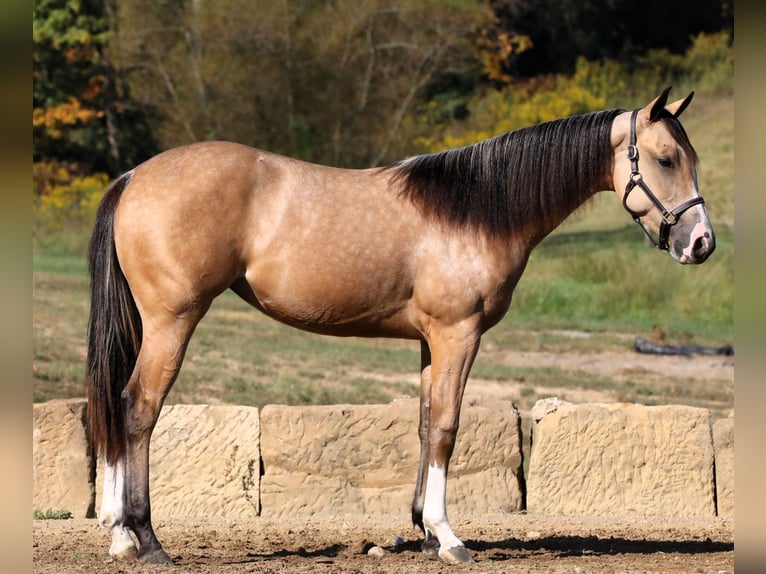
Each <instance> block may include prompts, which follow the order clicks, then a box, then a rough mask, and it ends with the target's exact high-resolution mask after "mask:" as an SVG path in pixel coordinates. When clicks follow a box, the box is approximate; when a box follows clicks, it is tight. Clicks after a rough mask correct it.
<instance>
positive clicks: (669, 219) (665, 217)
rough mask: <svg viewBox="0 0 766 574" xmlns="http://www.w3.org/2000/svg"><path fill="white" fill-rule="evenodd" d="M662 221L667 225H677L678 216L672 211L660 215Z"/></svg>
mask: <svg viewBox="0 0 766 574" xmlns="http://www.w3.org/2000/svg"><path fill="white" fill-rule="evenodd" d="M662 221H664V222H665V223H667V224H668V225H675V224H676V223H678V215H676V214H675V213H673V212H672V211H667V212H665V213H663V214H662Z"/></svg>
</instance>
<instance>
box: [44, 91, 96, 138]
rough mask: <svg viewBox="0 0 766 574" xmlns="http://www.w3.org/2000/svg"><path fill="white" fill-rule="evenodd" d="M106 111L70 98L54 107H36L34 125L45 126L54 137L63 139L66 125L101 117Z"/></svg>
mask: <svg viewBox="0 0 766 574" xmlns="http://www.w3.org/2000/svg"><path fill="white" fill-rule="evenodd" d="M103 115H104V112H102V111H100V110H91V109H88V108H84V107H82V104H81V103H80V101H79V100H77V99H76V98H70V99H69V101H68V102H66V103H63V104H59V105H58V106H54V107H52V108H35V109H34V110H33V111H32V126H33V127H35V128H40V127H42V128H45V130H46V131H47V132H48V134H49V135H50V136H51V137H52V138H54V139H61V138H62V137H63V135H64V132H63V130H62V128H63V127H64V126H73V125H75V124H78V123H80V122H87V121H90V120H93V119H96V118H100V117H102V116H103Z"/></svg>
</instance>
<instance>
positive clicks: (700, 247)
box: [692, 237, 707, 259]
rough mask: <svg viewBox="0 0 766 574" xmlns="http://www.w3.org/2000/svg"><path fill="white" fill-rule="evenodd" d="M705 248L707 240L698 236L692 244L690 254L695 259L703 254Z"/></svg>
mask: <svg viewBox="0 0 766 574" xmlns="http://www.w3.org/2000/svg"><path fill="white" fill-rule="evenodd" d="M706 249H707V241H705V238H704V237H698V238H697V240H696V241H695V242H694V245H693V246H692V254H693V255H694V257H695V259H698V258H699V257H701V256H702V255H704V254H705V250H706Z"/></svg>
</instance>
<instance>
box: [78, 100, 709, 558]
mask: <svg viewBox="0 0 766 574" xmlns="http://www.w3.org/2000/svg"><path fill="white" fill-rule="evenodd" d="M669 91H670V88H667V89H665V90H664V91H663V92H662V93H661V94H660V95H659V96H657V97H656V98H655V99H653V100H652V101H651V102H650V103H649V104H648V105H647V106H646V107H643V108H638V109H635V110H632V111H626V110H622V109H611V110H602V111H597V112H589V113H586V114H580V115H574V116H570V117H567V118H562V119H558V120H553V121H550V122H546V123H541V124H538V125H534V126H531V127H527V128H523V129H521V130H517V131H513V132H509V133H505V134H502V135H499V136H496V137H493V138H490V139H487V140H484V141H481V142H479V143H476V144H473V145H469V146H466V147H462V148H459V149H452V150H447V151H443V152H440V153H435V154H428V155H420V156H415V157H412V158H409V159H405V160H403V161H399V162H396V163H394V164H391V165H388V166H384V167H375V168H370V169H359V170H352V169H340V168H335V167H327V166H321V165H316V164H311V163H307V162H303V161H299V160H297V159H292V158H289V157H285V156H281V155H277V154H273V153H269V152H266V151H261V150H257V149H254V148H251V147H247V146H244V145H240V144H236V143H232V142H223V141H212V142H200V143H196V144H191V145H187V146H182V147H177V148H174V149H170V150H168V151H165V152H162V153H160V154H159V155H156V156H154V157H152V158H151V159H149V160H147V161H145V162H144V163H142V164H140V165H138V166H137V167H135V168H134V169H132V170H130V171H128V172H127V173H125V174H123V175H122V176H120V177H119V178H117V179H116V180H115V181H114V182H113V183H112V184H111V185H110V186H109V187H108V188H107V189H106V191H105V192H104V196H103V198H102V200H101V203H100V205H99V208H98V212H97V217H96V222H95V226H94V229H93V234H92V237H91V240H90V244H89V248H88V259H89V274H90V290H91V293H90V294H91V308H90V316H89V321H88V333H87V338H88V351H87V379H86V386H87V394H88V408H87V421H88V428H89V433H90V437H91V440H92V444H93V448H94V452H96V453H97V454H98V456H99V457H101V458H103V459H104V460H105V471H104V491H103V500H102V504H101V507H100V511H99V524H100V525H101V526H102V527H104V528H106V529H107V530H108V531H109V533H110V538H111V545H110V548H109V553H110V555H111V556H113V557H114V558H127V559H138V560H141V561H143V562H150V563H171V562H172V561H171V559H170V558H169V556H168V555H167V553H166V552H165V550H164V549H163V547H162V545H161V544H160V542H159V540H158V539H157V536H156V535H155V533H154V530H153V527H152V520H151V507H150V498H149V443H150V439H151V435H152V430H153V428H154V426H155V423H156V422H157V418H158V416H159V413H160V410H161V408H162V405H163V402H164V400H165V398H166V397H167V395H168V392H169V391H170V388H171V386H172V385H173V382H174V381H175V380H176V377H177V375H178V372H179V369H180V368H181V365H182V362H183V360H184V355H185V352H186V349H187V345H188V343H189V339H190V337H191V336H192V334H193V332H194V330H195V327H196V326H197V324H198V323H199V321H200V320H201V319H202V317H203V316H204V315H205V313H206V311H207V310H208V308H209V307H210V305H211V302H212V301H213V299H214V298H215V297H217V296H218V295H220V294H221V293H223V292H224V291H226V290H228V289H231V290H232V291H234V292H235V293H237V295H239V296H240V297H241V298H242V299H244V300H245V301H247V302H248V303H249V304H250V305H252V306H253V307H255V308H256V309H258V310H259V311H261V312H263V313H265V314H266V315H269V316H271V317H273V318H274V319H276V320H278V321H281V322H283V323H286V324H288V325H291V326H293V327H296V328H299V329H304V330H307V331H311V332H315V333H319V334H323V335H334V336H360V337H391V338H402V339H410V340H416V341H419V342H420V350H421V364H420V381H421V384H420V414H419V416H420V418H419V425H418V436H419V439H420V457H419V464H418V470H417V479H416V481H415V493H414V497H413V502H412V508H411V512H412V520H413V523H414V524H415V525H416V526H418V527H419V528H420V529H421V530H422V533H423V542H422V550H423V552H425V553H426V554H427V555H428V556H429V557H431V558H435V559H441V560H442V561H444V562H447V563H466V562H471V561H472V557H471V554H470V552H468V550H467V549H466V547H465V545H464V544H463V542H462V541H461V540H460V539H459V538H458V536H457V535H456V534H455V532H454V531H453V529H452V527H451V525H450V521H449V519H448V516H447V509H446V503H445V492H446V484H447V472H448V468H449V462H450V457H451V455H452V451H453V448H454V446H455V437H456V435H457V432H458V423H459V415H460V407H461V402H462V398H463V391H464V389H465V386H466V382H467V379H468V374H469V371H470V369H471V366H472V363H473V361H474V358H475V356H476V354H477V351H478V349H479V342H480V340H481V336H482V334H483V333H484V332H485V331H487V330H488V329H489V328H491V327H492V326H493V325H495V324H496V323H497V322H498V321H500V319H501V318H502V317H503V316H504V315H505V314H506V312H507V310H508V308H509V306H510V304H511V297H512V294H513V291H514V288H515V287H516V285H517V283H518V281H519V279H520V277H521V275H522V273H523V272H524V268H525V266H526V264H527V260H528V258H529V255H530V252H531V250H532V249H533V248H534V247H535V246H536V245H537V244H538V243H539V242H540V241H541V240H542V239H543V238H544V237H545V236H546V235H548V234H549V233H550V232H551V231H552V230H553V229H554V228H556V227H557V226H558V225H559V224H560V223H561V222H562V221H563V220H564V219H565V218H566V217H567V216H568V215H570V214H571V213H572V212H574V211H575V210H576V209H577V208H578V207H579V206H581V205H582V204H583V203H585V202H586V201H587V200H588V199H590V198H591V197H593V196H594V195H595V194H596V193H597V192H599V191H605V190H612V191H615V194H616V195H617V196H618V197H619V199H620V200H621V202H622V204H623V206H624V207H625V209H626V210H627V211H628V213H629V214H630V215H631V216H632V217H633V219H634V220H635V221H637V222H638V223H639V224H640V225H641V227H642V228H643V229H644V231H645V233H646V234H647V236H648V237H649V238H650V240H651V241H652V242H653V243H654V244H655V246H657V247H658V248H659V249H660V250H664V251H667V252H669V254H670V255H671V256H672V257H673V258H674V259H675V260H676V261H678V262H679V263H681V264H699V263H702V262H704V261H705V260H706V259H707V258H708V257H709V256H710V254H711V253H713V251H714V249H715V235H714V233H713V229H712V227H711V223H710V219H709V217H708V213H707V209H706V207H705V204H704V200H703V199H702V197H701V195H700V193H699V189H698V183H697V175H696V167H697V162H698V159H697V154H696V152H695V151H694V148H693V147H692V145H691V143H690V141H689V138H688V136H687V134H686V132H685V130H684V128H683V127H682V126H681V124H680V122H679V120H678V117H679V115H680V114H681V112H683V111H684V109H685V108H686V107H687V106H688V105H689V103H690V102H691V99H692V97H693V95H694V93H693V92H692V93H690V94H689V95H688V96H687V97H686V98H684V99H681V100H678V101H675V102H673V103H668V101H667V100H668V93H669ZM639 152H640V154H639ZM639 158H640V168H641V169H640V170H639ZM637 189H638V190H640V192H642V193H637V192H636V190H637ZM666 206H672V207H670V208H668V207H666ZM134 536H135V540H134V538H133V537H134ZM136 543H137V545H136Z"/></svg>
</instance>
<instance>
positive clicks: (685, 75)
mask: <svg viewBox="0 0 766 574" xmlns="http://www.w3.org/2000/svg"><path fill="white" fill-rule="evenodd" d="M733 74H734V55H733V48H732V46H731V42H730V38H729V35H728V34H727V33H725V32H721V33H718V34H700V35H698V36H697V37H696V38H694V41H693V43H692V46H691V47H690V48H689V50H688V51H687V52H686V53H685V54H683V55H675V54H671V53H670V52H669V51H668V50H664V49H663V50H652V51H650V52H649V53H647V54H646V55H645V56H642V57H639V58H638V59H637V60H636V61H635V62H634V64H633V65H632V66H626V65H623V64H620V63H618V62H616V61H614V60H603V61H595V62H594V61H588V60H586V59H585V58H584V57H580V58H578V59H577V64H576V69H575V72H574V74H571V75H567V74H556V75H549V76H540V77H538V78H535V79H533V80H523V81H514V82H511V83H509V84H507V85H505V86H502V87H500V88H496V89H489V90H486V91H484V92H481V93H479V94H478V95H476V96H475V97H473V98H470V99H469V100H468V102H467V104H466V107H467V110H468V115H467V118H465V119H461V120H458V121H453V122H451V123H448V124H446V126H445V129H444V132H443V133H442V134H441V135H439V134H438V132H437V135H435V136H434V135H431V136H429V137H420V138H418V139H417V140H416V144H417V145H418V146H420V147H421V149H423V151H441V150H442V149H447V148H453V147H459V146H463V145H468V144H471V143H474V142H477V141H480V140H482V139H486V138H488V137H492V136H494V135H497V134H500V133H504V132H508V131H512V130H516V129H520V128H523V127H526V126H529V125H533V124H536V123H540V122H545V121H549V120H553V119H556V118H561V117H566V116H569V115H573V114H579V113H585V112H590V111H595V110H600V109H604V108H608V107H620V108H628V107H633V106H638V105H645V104H646V103H647V102H648V101H650V100H651V98H653V97H655V96H656V95H657V94H658V93H659V92H660V91H661V89H662V88H664V87H665V86H669V85H672V86H675V87H676V91H677V93H686V92H688V91H691V90H696V91H697V92H698V93H701V94H715V95H724V94H730V93H732V90H733ZM439 109H440V104H439V103H438V102H437V101H436V100H432V101H431V102H430V103H429V104H428V105H427V106H425V108H424V111H425V114H424V116H423V120H422V121H423V122H424V123H427V124H429V125H432V126H434V127H436V126H435V125H434V124H435V122H434V121H433V118H434V117H438V112H439Z"/></svg>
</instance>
